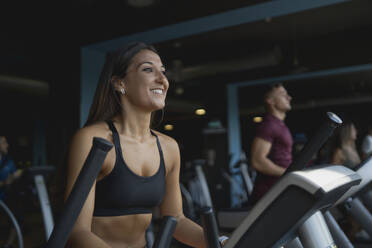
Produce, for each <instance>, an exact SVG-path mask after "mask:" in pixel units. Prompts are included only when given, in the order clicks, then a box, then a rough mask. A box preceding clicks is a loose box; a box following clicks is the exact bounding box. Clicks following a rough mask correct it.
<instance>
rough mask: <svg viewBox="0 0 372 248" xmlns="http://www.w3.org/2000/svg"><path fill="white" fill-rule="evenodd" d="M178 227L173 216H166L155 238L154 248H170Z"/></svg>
mask: <svg viewBox="0 0 372 248" xmlns="http://www.w3.org/2000/svg"><path fill="white" fill-rule="evenodd" d="M176 225H177V219H176V218H174V217H173V216H164V217H163V219H162V222H161V225H160V230H159V233H158V235H157V236H156V238H155V242H154V246H153V248H169V247H170V245H171V241H172V237H173V233H174V230H175V229H176Z"/></svg>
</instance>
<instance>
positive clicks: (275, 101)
mask: <svg viewBox="0 0 372 248" xmlns="http://www.w3.org/2000/svg"><path fill="white" fill-rule="evenodd" d="M291 100H292V97H291V96H290V95H289V94H288V92H287V90H286V89H285V88H284V87H283V86H279V87H277V88H275V89H273V91H272V93H271V95H270V96H269V98H268V102H269V104H270V105H271V106H272V108H274V109H277V110H279V111H282V112H287V111H289V110H291Z"/></svg>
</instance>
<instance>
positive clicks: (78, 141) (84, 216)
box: [65, 128, 110, 248]
mask: <svg viewBox="0 0 372 248" xmlns="http://www.w3.org/2000/svg"><path fill="white" fill-rule="evenodd" d="M92 141H93V136H92V135H90V132H89V130H87V128H83V129H80V130H79V131H78V132H77V133H76V134H75V135H74V137H73V139H72V142H71V145H70V149H69V157H68V165H67V178H66V192H65V199H67V197H68V195H69V194H70V192H71V190H72V187H73V185H74V183H75V181H76V178H77V177H78V175H79V173H80V170H81V169H82V167H83V165H84V162H85V159H86V158H87V156H88V153H89V151H90V149H91V147H92ZM95 188H96V182H94V184H93V186H92V189H91V190H90V192H89V194H88V197H87V199H86V202H85V203H84V205H83V208H82V209H81V212H80V215H79V217H78V218H77V220H76V223H75V225H74V227H73V229H72V231H71V235H70V238H69V244H71V246H72V247H73V248H74V247H79V248H80V247H81V248H84V247H87V248H88V247H92V248H93V247H100V248H101V247H102V248H104V247H110V246H108V245H107V244H106V243H105V242H104V241H103V240H102V239H100V238H99V237H98V236H96V235H95V234H94V233H92V232H91V225H92V218H93V209H94V196H95Z"/></svg>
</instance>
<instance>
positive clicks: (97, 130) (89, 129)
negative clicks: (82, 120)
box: [72, 121, 111, 142]
mask: <svg viewBox="0 0 372 248" xmlns="http://www.w3.org/2000/svg"><path fill="white" fill-rule="evenodd" d="M110 132H111V131H110V129H109V128H108V126H107V124H106V123H105V122H103V121H101V122H97V123H94V124H91V125H89V126H85V127H82V128H80V129H78V130H77V131H76V132H75V133H74V135H73V138H72V142H84V141H91V140H93V137H100V138H104V139H107V138H108V137H109V136H110V134H111V133H110Z"/></svg>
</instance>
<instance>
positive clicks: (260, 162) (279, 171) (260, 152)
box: [251, 137, 285, 177]
mask: <svg viewBox="0 0 372 248" xmlns="http://www.w3.org/2000/svg"><path fill="white" fill-rule="evenodd" d="M271 146H272V144H271V143H270V142H269V141H266V140H264V139H262V138H258V137H256V138H254V140H253V143H252V149H251V162H252V165H253V167H254V168H255V169H256V170H257V171H259V172H261V173H262V174H265V175H269V176H277V177H280V176H281V175H283V173H284V171H285V169H284V168H283V167H280V166H279V165H277V164H275V163H274V162H273V161H271V160H270V159H269V158H268V157H267V156H268V155H269V152H270V149H271Z"/></svg>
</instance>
